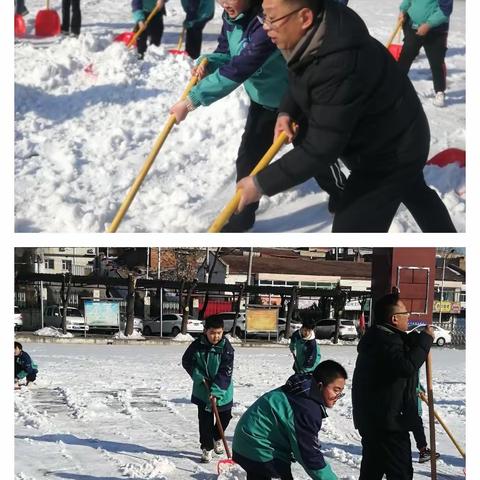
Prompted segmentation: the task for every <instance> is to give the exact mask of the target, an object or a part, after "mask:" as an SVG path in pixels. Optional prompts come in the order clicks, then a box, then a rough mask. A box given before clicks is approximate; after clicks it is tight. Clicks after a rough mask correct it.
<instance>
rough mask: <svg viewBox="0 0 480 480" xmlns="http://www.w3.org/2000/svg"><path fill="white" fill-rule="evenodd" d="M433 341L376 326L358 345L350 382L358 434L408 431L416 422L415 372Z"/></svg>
mask: <svg viewBox="0 0 480 480" xmlns="http://www.w3.org/2000/svg"><path fill="white" fill-rule="evenodd" d="M432 343H433V339H432V337H431V336H430V335H428V334H427V333H425V332H421V333H419V334H417V333H415V332H413V333H409V334H407V333H405V332H402V331H400V330H397V329H396V328H394V327H392V326H389V325H375V326H373V327H371V328H369V329H368V330H367V333H366V334H365V335H364V336H363V337H362V339H361V340H360V342H359V344H358V348H357V350H358V357H357V362H356V365H355V370H354V372H353V380H352V406H353V423H354V425H355V428H356V429H358V430H359V431H360V432H361V433H366V432H371V431H378V430H387V431H409V430H411V429H412V427H413V426H415V425H416V421H417V419H418V399H417V392H416V389H417V384H418V370H419V368H420V367H421V366H422V365H423V363H424V362H425V360H426V359H427V355H428V352H429V351H430V347H431V346H432Z"/></svg>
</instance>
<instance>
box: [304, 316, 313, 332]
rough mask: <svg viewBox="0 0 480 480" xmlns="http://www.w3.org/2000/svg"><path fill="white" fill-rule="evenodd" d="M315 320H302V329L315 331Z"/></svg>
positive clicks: (309, 318)
mask: <svg viewBox="0 0 480 480" xmlns="http://www.w3.org/2000/svg"><path fill="white" fill-rule="evenodd" d="M315 325H316V323H315V319H314V318H312V317H307V318H303V319H302V327H305V328H308V329H310V330H313V329H314V328H315Z"/></svg>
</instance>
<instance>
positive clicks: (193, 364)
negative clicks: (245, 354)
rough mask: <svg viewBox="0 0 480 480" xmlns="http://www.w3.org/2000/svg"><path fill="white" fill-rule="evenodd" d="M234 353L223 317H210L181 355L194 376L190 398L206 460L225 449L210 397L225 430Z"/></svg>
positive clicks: (208, 460)
mask: <svg viewBox="0 0 480 480" xmlns="http://www.w3.org/2000/svg"><path fill="white" fill-rule="evenodd" d="M233 356H234V350H233V347H232V345H231V344H230V342H229V341H228V339H226V338H225V337H224V336H223V320H222V319H218V318H216V319H213V318H212V319H211V318H207V319H206V320H205V329H204V332H203V334H202V335H201V336H200V337H199V338H197V339H196V340H195V341H194V342H192V343H191V344H190V345H189V347H188V348H187V350H186V351H185V353H184V354H183V357H182V366H183V368H184V369H185V370H186V371H187V373H188V374H189V375H190V377H192V380H193V388H192V398H191V401H192V403H194V404H195V405H197V407H198V429H199V432H200V448H201V449H202V456H201V461H202V462H203V463H208V462H210V460H212V454H213V451H215V453H217V454H219V455H220V454H222V453H223V446H222V441H221V439H220V434H219V433H218V429H217V425H216V424H215V423H214V422H215V418H214V414H213V412H212V408H211V403H210V399H211V398H212V397H215V398H216V403H217V408H218V413H219V416H220V421H221V424H222V427H223V430H224V431H225V429H226V428H227V426H228V424H229V422H230V419H231V418H232V405H233V384H232V372H233ZM205 382H206V383H207V384H208V388H207V386H206V385H205Z"/></svg>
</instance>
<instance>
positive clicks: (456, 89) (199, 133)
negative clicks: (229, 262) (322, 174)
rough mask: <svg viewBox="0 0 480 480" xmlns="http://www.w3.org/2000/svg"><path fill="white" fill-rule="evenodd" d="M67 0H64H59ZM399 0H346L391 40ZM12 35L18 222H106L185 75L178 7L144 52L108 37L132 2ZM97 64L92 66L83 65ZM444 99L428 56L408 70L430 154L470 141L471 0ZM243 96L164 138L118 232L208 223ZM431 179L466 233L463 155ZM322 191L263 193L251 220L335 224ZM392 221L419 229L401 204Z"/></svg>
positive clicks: (460, 8)
mask: <svg viewBox="0 0 480 480" xmlns="http://www.w3.org/2000/svg"><path fill="white" fill-rule="evenodd" d="M50 4H51V6H52V8H56V9H57V10H60V8H59V7H60V1H59V0H52V1H51V2H50ZM398 4H399V0H382V1H380V0H350V4H349V5H350V6H351V7H352V8H353V9H355V10H356V11H357V12H358V13H359V14H360V15H361V16H362V17H363V18H364V20H365V21H366V23H367V25H368V27H369V29H370V31H371V33H372V34H373V35H374V36H375V37H377V38H378V39H379V40H381V41H383V42H385V41H386V39H387V38H388V36H389V34H390V32H391V31H392V29H393V26H394V24H395V19H396V15H397V12H398ZM27 5H28V8H29V10H30V11H31V12H32V14H30V15H29V16H28V17H27V24H28V29H29V32H30V36H27V37H26V38H23V39H20V40H18V41H17V43H16V45H15V203H16V209H15V211H16V231H18V232H80V231H81V232H102V231H104V229H105V226H106V225H107V224H109V223H110V222H111V220H112V218H113V216H114V215H115V213H116V211H117V209H118V207H119V205H120V203H121V201H122V199H123V198H124V196H125V194H126V192H127V190H128V188H129V186H130V185H131V183H132V182H133V179H134V178H135V176H136V175H137V173H138V171H139V169H140V168H141V166H142V165H143V163H144V161H145V158H146V156H147V155H148V153H149V152H150V150H151V148H152V146H153V143H154V140H155V138H156V137H157V135H158V134H159V132H160V131H161V130H162V127H163V124H164V122H165V120H166V118H167V116H168V109H169V107H170V106H171V105H172V104H173V103H174V102H175V101H176V100H177V99H178V98H179V96H180V94H181V92H182V91H183V88H184V86H185V85H186V83H187V81H188V79H189V76H190V73H189V72H190V67H191V62H190V61H189V60H187V59H185V58H183V57H181V56H175V55H172V54H170V53H168V50H169V49H171V48H174V47H175V45H176V43H177V39H178V34H179V31H180V25H181V23H182V21H183V19H184V14H183V11H182V9H181V6H180V2H179V0H170V1H169V2H168V4H167V10H168V16H167V17H166V18H165V24H166V28H165V34H164V39H163V44H162V45H161V46H160V47H158V48H156V47H150V48H149V50H148V52H147V55H146V58H145V61H144V62H139V61H137V60H136V58H135V54H134V53H133V52H127V50H126V48H125V47H124V46H123V45H122V44H118V43H112V38H113V37H114V36H115V35H116V34H118V33H120V32H124V31H128V30H131V28H132V21H131V14H130V8H129V2H117V1H115V0H102V1H101V2H99V1H98V0H82V15H83V28H82V34H81V36H80V38H79V39H74V38H60V37H58V38H54V39H48V40H39V39H35V38H34V37H33V36H32V35H33V30H34V28H33V24H34V16H35V13H36V12H37V11H38V10H40V9H42V8H44V1H43V0H29V1H28V2H27ZM220 13H221V9H220V7H219V6H218V5H217V11H216V15H215V19H214V20H213V21H211V22H210V23H209V24H208V25H207V27H206V30H205V35H204V51H205V52H209V51H212V50H213V49H214V48H215V45H216V38H217V35H218V33H219V31H220V23H221V20H220ZM88 66H91V68H90V69H87V70H89V71H90V72H91V73H87V72H86V71H85V67H88ZM447 67H448V98H447V107H446V108H444V109H438V108H436V107H434V106H433V105H432V103H431V102H432V83H431V80H430V70H429V67H428V62H427V59H426V57H425V55H424V54H423V53H422V54H421V55H420V57H419V58H418V60H417V61H416V62H415V64H414V65H413V67H412V70H411V73H410V75H411V78H412V79H413V81H414V84H415V87H416V89H417V91H418V92H419V95H420V98H421V99H422V102H423V103H424V106H425V110H426V112H427V115H428V118H429V120H430V126H431V132H432V143H431V155H434V154H436V153H438V152H439V151H442V150H444V149H446V148H449V147H457V148H462V149H465V98H466V95H465V2H464V1H463V0H456V1H455V5H454V12H453V15H452V19H451V31H450V36H449V51H448V56H447ZM247 109H248V98H247V96H246V95H245V93H244V92H243V90H242V88H240V89H237V91H235V92H233V93H232V94H231V95H230V96H229V97H227V98H225V99H222V100H221V101H219V102H217V103H216V104H214V105H212V106H210V107H208V108H200V109H198V110H196V111H195V112H193V113H192V114H190V115H189V117H188V118H187V120H186V121H185V122H184V123H182V124H181V125H180V126H178V127H174V129H173V131H172V132H171V134H170V135H169V137H168V138H167V141H166V142H165V145H164V146H163V148H162V150H161V152H160V154H159V155H158V158H157V160H156V162H155V164H154V166H153V168H152V170H151V172H150V173H149V175H148V177H147V179H146V180H145V182H144V184H143V186H142V187H141V189H140V191H139V193H138V194H137V197H136V198H135V200H134V202H133V204H132V206H131V207H130V209H129V211H128V214H127V216H126V218H125V219H124V221H123V223H122V224H121V226H120V229H119V231H123V232H133V231H136V232H205V231H206V230H207V228H208V226H209V225H210V223H211V222H212V220H213V219H214V218H215V217H216V215H217V214H218V213H219V211H220V210H221V209H222V208H223V206H224V204H225V203H226V202H227V201H228V200H229V199H230V197H231V195H232V194H233V191H234V178H235V157H236V152H237V148H238V145H239V142H240V137H241V133H242V129H243V125H244V121H245V120H244V119H245V116H246V112H247ZM425 173H426V178H427V181H428V183H429V184H430V185H432V186H433V187H434V188H435V189H437V191H438V192H439V193H440V195H441V196H442V199H443V201H444V202H445V204H446V205H447V207H448V209H449V210H450V212H451V215H452V218H453V220H454V223H455V225H456V227H457V229H458V230H459V231H464V230H465V177H464V174H465V172H464V170H463V169H460V168H458V167H456V166H450V167H447V168H444V169H441V168H438V167H427V168H426V170H425ZM331 221H332V218H331V216H330V214H329V213H328V210H327V195H326V194H325V193H324V192H319V191H318V190H317V188H316V187H315V184H314V182H311V181H310V182H307V183H305V184H303V185H301V186H299V187H298V188H295V189H292V190H290V191H288V192H285V193H282V194H279V195H277V196H275V197H272V198H271V199H268V198H265V199H263V200H262V202H261V207H260V211H259V215H258V221H257V223H256V225H255V227H254V231H255V232H277V231H291V232H296V231H302V232H321V231H324V232H328V231H330V229H331ZM391 231H392V232H401V231H418V227H417V225H416V224H415V222H414V220H413V219H412V217H411V216H410V214H409V213H408V212H407V211H406V210H405V209H404V208H403V207H401V208H400V209H399V212H398V215H397V217H396V219H395V221H394V223H393V224H392V227H391Z"/></svg>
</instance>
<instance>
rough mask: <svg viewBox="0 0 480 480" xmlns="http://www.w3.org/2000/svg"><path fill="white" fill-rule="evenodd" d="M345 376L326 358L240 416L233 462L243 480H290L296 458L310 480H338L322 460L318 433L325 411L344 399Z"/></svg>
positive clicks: (235, 434) (295, 376)
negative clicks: (239, 469) (242, 475)
mask: <svg viewBox="0 0 480 480" xmlns="http://www.w3.org/2000/svg"><path fill="white" fill-rule="evenodd" d="M346 378H347V372H346V371H345V369H344V368H343V367H342V366H341V365H340V364H339V363H337V362H334V361H333V360H326V361H324V362H322V363H320V364H319V365H318V366H317V367H316V368H315V370H314V371H313V375H312V374H304V373H299V374H295V375H292V376H291V377H290V378H289V379H288V380H287V383H286V384H285V385H284V386H283V387H279V388H276V389H275V390H272V391H270V392H267V393H265V394H264V395H262V396H261V397H260V398H259V399H258V400H257V401H256V402H255V403H254V404H253V405H251V406H250V407H249V408H248V410H247V411H246V412H245V413H244V414H243V415H242V417H241V418H240V420H239V422H238V424H237V427H236V428H235V433H234V435H233V446H232V449H233V459H234V460H235V462H237V463H238V464H240V465H241V466H242V467H243V468H244V469H245V470H246V472H247V480H260V479H262V480H267V479H271V478H281V479H282V480H293V476H292V472H291V463H292V460H296V461H297V462H298V463H300V465H302V467H303V468H304V470H305V471H306V472H307V474H308V475H309V476H310V477H311V478H313V479H315V480H337V476H336V475H335V474H334V473H333V471H332V469H331V468H330V465H328V464H327V463H326V462H325V459H324V458H323V455H322V452H321V451H320V444H319V441H318V432H319V431H320V428H321V427H322V420H323V419H324V418H325V417H326V416H327V412H326V409H327V408H332V407H333V406H334V405H335V403H336V401H337V400H338V399H339V398H341V397H343V396H344V393H342V392H343V389H344V387H345V380H346Z"/></svg>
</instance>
